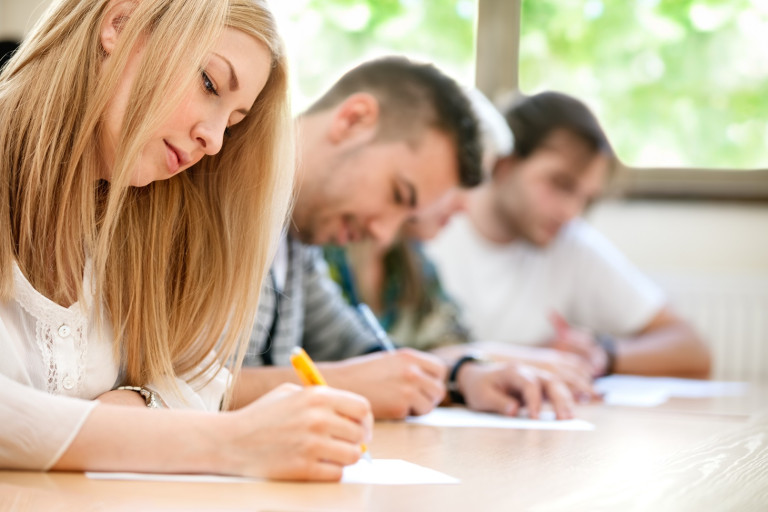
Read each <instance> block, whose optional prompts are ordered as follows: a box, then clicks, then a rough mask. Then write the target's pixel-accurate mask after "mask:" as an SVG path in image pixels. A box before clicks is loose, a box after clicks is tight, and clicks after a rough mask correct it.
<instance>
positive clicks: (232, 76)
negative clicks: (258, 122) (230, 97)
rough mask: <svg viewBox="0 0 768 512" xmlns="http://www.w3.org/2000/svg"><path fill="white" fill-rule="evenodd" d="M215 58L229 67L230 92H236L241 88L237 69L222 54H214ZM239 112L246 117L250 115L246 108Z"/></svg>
mask: <svg viewBox="0 0 768 512" xmlns="http://www.w3.org/2000/svg"><path fill="white" fill-rule="evenodd" d="M214 55H215V56H217V57H218V58H220V59H221V60H223V61H224V62H226V64H227V66H228V67H229V90H230V91H236V90H238V89H239V88H240V82H238V81H237V73H235V67H234V66H233V65H232V63H231V62H230V61H229V59H228V58H226V57H225V56H223V55H222V54H220V53H214ZM237 112H239V113H241V114H243V115H244V116H247V115H248V112H249V110H248V109H245V108H240V109H237Z"/></svg>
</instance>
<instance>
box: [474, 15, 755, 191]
mask: <svg viewBox="0 0 768 512" xmlns="http://www.w3.org/2000/svg"><path fill="white" fill-rule="evenodd" d="M521 12H522V0H478V2H477V30H476V35H475V37H476V44H475V86H476V87H477V88H478V89H480V90H481V91H482V92H483V93H484V94H485V95H486V96H488V98H490V99H491V100H492V101H495V102H498V101H499V100H500V99H502V98H505V97H508V96H509V95H510V94H511V93H514V92H517V91H518V90H519V64H520V59H519V55H520V20H521ZM500 63H504V64H506V65H500ZM617 176H618V179H617V180H616V183H615V186H614V187H613V188H614V189H615V192H616V193H617V194H619V195H621V196H623V197H626V198H632V199H700V200H718V201H720V200H723V201H733V200H738V201H742V200H744V201H758V202H768V169H707V168H686V167H679V168H678V167H674V168H672V167H654V168H648V167H635V166H629V165H626V164H624V163H623V162H621V163H620V170H619V172H618V173H617Z"/></svg>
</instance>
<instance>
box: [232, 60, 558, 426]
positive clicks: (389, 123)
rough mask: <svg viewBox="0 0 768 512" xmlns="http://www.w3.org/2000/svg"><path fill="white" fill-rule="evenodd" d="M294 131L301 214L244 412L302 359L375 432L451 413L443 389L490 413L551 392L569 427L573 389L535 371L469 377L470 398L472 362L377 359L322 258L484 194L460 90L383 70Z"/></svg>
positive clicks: (264, 317)
mask: <svg viewBox="0 0 768 512" xmlns="http://www.w3.org/2000/svg"><path fill="white" fill-rule="evenodd" d="M297 127H298V133H299V134H300V136H301V140H300V142H299V153H298V155H299V159H298V160H299V161H298V168H297V175H296V180H297V183H296V188H297V196H296V204H295V208H294V211H293V214H292V219H291V221H292V222H291V223H290V225H289V226H288V227H287V232H286V235H285V237H284V239H283V241H282V243H281V245H280V248H279V250H278V253H277V255H276V257H275V261H274V262H273V265H272V269H271V271H270V274H269V277H268V278H267V280H266V281H265V283H263V285H262V291H261V299H260V304H259V313H258V316H257V319H256V324H255V326H254V329H253V332H252V335H251V342H250V346H249V349H248V352H247V355H246V358H245V361H244V368H243V371H242V372H241V376H240V380H239V381H238V383H237V385H236V387H235V400H236V402H237V403H247V402H249V401H251V400H253V399H255V398H257V397H259V396H261V395H262V394H264V393H266V392H267V391H269V390H270V389H272V388H274V387H275V386H277V385H278V384H280V383H282V382H286V381H295V380H296V378H295V376H294V375H293V371H292V370H291V369H290V367H288V366H289V356H290V353H291V350H292V349H293V348H294V347H296V346H303V347H304V349H305V350H306V351H307V352H308V353H309V355H310V356H311V357H312V358H313V359H315V360H317V361H319V362H320V365H319V366H320V369H321V371H322V373H323V375H324V376H325V378H326V380H327V381H328V383H329V385H331V386H334V387H338V388H342V389H348V390H351V391H354V392H356V393H359V394H361V395H363V396H365V397H366V398H368V399H369V401H370V402H371V405H372V408H373V412H374V415H375V416H376V417H377V418H380V419H381V418H403V417H405V416H406V415H409V414H425V413H427V412H429V411H430V410H432V409H433V408H434V407H435V406H436V405H437V404H439V403H440V402H441V400H443V398H444V396H445V391H446V382H447V381H448V382H447V383H448V384H449V385H457V386H456V387H457V388H463V389H462V391H463V392H464V393H469V392H472V393H480V394H483V395H484V396H485V395H487V396H488V397H490V398H489V399H488V400H485V401H483V400H475V402H476V403H480V402H486V403H492V402H493V400H492V398H493V396H495V395H493V393H496V394H499V393H502V391H499V390H500V389H503V390H504V391H503V392H506V389H507V388H510V389H512V388H514V389H517V390H518V391H519V392H520V393H522V394H524V395H526V396H527V397H533V398H532V400H533V401H535V400H537V398H536V394H537V393H538V400H539V401H540V399H541V394H542V391H543V392H544V393H545V394H547V395H549V396H550V399H551V400H552V401H553V403H554V405H555V408H556V410H557V412H558V416H560V417H564V416H565V415H566V414H567V412H563V411H566V409H568V405H569V400H570V394H569V393H568V391H567V389H566V388H565V386H564V385H562V383H560V382H556V381H550V380H549V378H548V377H547V376H544V375H543V374H539V375H541V378H538V377H536V376H535V375H534V373H535V371H534V370H532V369H527V370H524V371H522V370H521V371H518V369H517V368H516V367H515V368H509V367H507V366H504V367H499V366H494V365H488V366H487V367H486V368H487V370H486V369H483V370H482V373H479V372H478V371H476V370H473V371H472V372H471V373H472V386H471V390H470V389H469V386H463V385H462V384H463V383H462V382H457V379H460V377H461V375H462V373H460V372H459V370H460V369H461V367H462V366H464V364H465V363H467V362H474V361H473V360H472V358H468V357H464V358H462V359H461V360H459V361H456V362H448V363H450V364H452V365H453V370H452V371H449V368H448V366H447V364H446V362H444V361H442V360H441V359H438V358H436V357H435V356H432V355H430V354H427V353H424V352H419V351H415V350H411V349H401V350H396V351H393V352H384V351H382V347H381V346H380V345H379V343H378V342H377V339H376V337H375V335H374V333H373V331H372V329H371V328H370V326H368V325H367V324H365V323H364V321H363V320H362V319H361V318H360V317H359V316H358V315H357V312H356V310H355V309H354V308H352V307H350V306H349V305H348V304H347V303H346V301H345V300H344V298H343V297H342V296H341V293H340V291H339V289H338V287H337V285H336V284H335V283H334V282H333V281H332V280H331V279H330V277H329V276H328V274H327V270H326V268H325V263H324V261H323V259H322V254H321V253H320V251H319V248H318V247H315V246H317V245H324V244H335V245H344V244H346V243H348V242H354V241H357V240H362V239H373V240H375V241H376V242H378V243H380V244H382V245H389V244H390V243H391V242H392V240H393V239H394V237H395V235H396V234H397V232H398V230H399V228H400V226H401V225H402V224H403V222H405V221H406V220H407V219H409V218H411V217H413V215H414V214H416V213H417V212H418V211H420V210H421V209H423V208H425V207H427V206H429V205H431V204H433V203H435V202H436V201H437V200H438V199H440V198H441V197H442V196H443V195H444V194H445V193H447V192H448V191H449V190H451V189H453V188H455V187H457V186H459V187H473V186H475V185H477V184H478V183H479V182H480V180H481V164H480V157H481V148H480V142H479V135H478V126H477V121H476V119H475V116H474V115H473V113H472V109H471V107H470V104H469V102H468V100H467V97H466V96H465V94H464V92H463V91H462V90H461V89H460V87H459V86H458V85H457V84H456V83H455V82H454V81H453V80H451V79H450V78H449V77H447V76H446V75H444V74H443V73H442V72H440V71H439V70H438V69H436V68H435V67H434V66H432V65H428V64H419V63H414V62H412V61H409V60H407V59H405V58H398V57H390V58H384V59H378V60H374V61H370V62H367V63H364V64H361V65H360V66H358V67H356V68H354V69H353V70H351V71H349V72H348V73H347V74H345V75H344V76H343V77H342V78H341V79H340V80H339V81H338V82H337V83H336V84H335V85H334V86H332V87H331V89H330V90H329V91H328V92H327V93H326V94H325V95H324V96H322V97H321V98H320V99H319V100H318V101H317V102H316V103H315V104H314V105H312V106H311V107H310V108H309V109H308V110H307V111H306V112H305V113H304V114H303V115H301V116H300V117H299V118H298V120H297ZM467 366H469V365H467ZM449 373H450V376H449V375H448V374H449ZM467 373H470V372H463V374H467ZM532 375H533V376H532ZM447 377H450V378H448V379H447ZM507 381H509V382H507ZM513 381H514V382H513ZM499 403H501V402H499ZM504 403H505V404H507V402H504ZM531 405H533V408H534V409H536V406H535V404H529V408H530V406H531ZM505 407H506V405H505ZM487 408H488V409H490V410H498V409H499V408H498V407H496V408H494V407H493V406H492V405H490V406H488V407H487ZM507 409H508V408H505V409H504V410H498V411H497V412H506V413H509V412H510V411H509V410H507ZM561 413H562V414H561Z"/></svg>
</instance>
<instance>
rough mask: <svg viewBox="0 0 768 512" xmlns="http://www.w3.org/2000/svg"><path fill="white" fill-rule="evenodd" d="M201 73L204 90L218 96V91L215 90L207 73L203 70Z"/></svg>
mask: <svg viewBox="0 0 768 512" xmlns="http://www.w3.org/2000/svg"><path fill="white" fill-rule="evenodd" d="M201 74H202V76H203V87H205V90H206V91H207V92H209V93H210V94H215V95H216V96H218V95H219V92H218V91H217V90H216V86H215V85H213V81H212V80H211V79H210V77H209V76H208V73H206V72H205V71H202V72H201Z"/></svg>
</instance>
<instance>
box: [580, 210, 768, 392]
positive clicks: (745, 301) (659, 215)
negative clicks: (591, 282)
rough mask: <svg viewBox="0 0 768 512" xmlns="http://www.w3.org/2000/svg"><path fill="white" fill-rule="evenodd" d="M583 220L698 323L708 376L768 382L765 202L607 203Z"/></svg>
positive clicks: (767, 227)
mask: <svg viewBox="0 0 768 512" xmlns="http://www.w3.org/2000/svg"><path fill="white" fill-rule="evenodd" d="M589 219H590V220H591V221H592V223H593V224H594V225H595V226H596V227H597V228H598V229H600V230H601V231H602V232H603V233H604V234H605V235H607V237H608V238H609V239H610V240H611V241H613V243H615V244H616V246H618V248H619V249H621V250H622V251H623V252H624V253H625V254H626V255H627V256H628V257H629V258H630V259H631V260H632V261H633V262H634V263H635V264H637V265H638V266H639V267H640V268H641V269H642V270H644V271H645V272H646V273H647V274H648V275H649V276H650V277H651V278H652V279H654V280H655V281H656V282H658V283H659V284H660V285H661V286H662V287H663V288H664V289H666V290H667V292H668V294H669V296H670V300H671V303H672V305H673V306H674V307H675V308H676V309H677V310H678V311H679V312H680V313H681V314H683V316H685V317H686V318H688V319H689V320H690V321H691V322H692V323H693V324H694V325H695V326H696V327H697V328H698V330H699V332H700V333H701V334H702V336H703V337H704V338H705V339H706V340H707V342H708V343H709V345H710V347H711V349H712V354H713V359H714V374H713V376H714V377H715V378H718V379H734V380H762V381H766V380H768V205H765V204H749V203H747V204H727V203H707V202H679V201H678V202H675V201H628V202H627V201H625V202H622V201H608V202H605V203H603V204H600V205H598V206H597V207H596V208H595V209H594V210H593V211H592V212H590V215H589Z"/></svg>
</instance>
